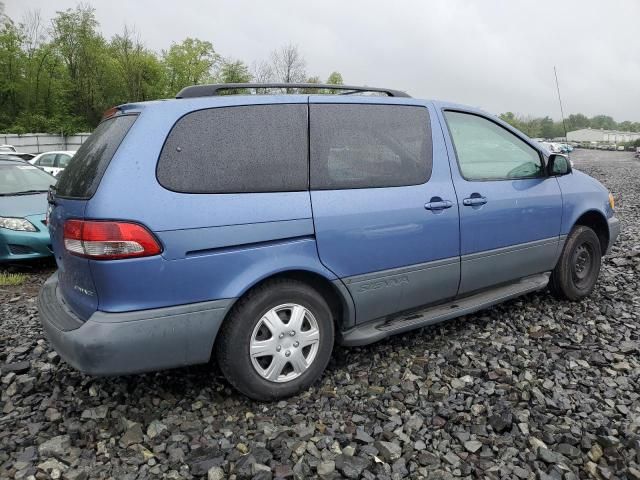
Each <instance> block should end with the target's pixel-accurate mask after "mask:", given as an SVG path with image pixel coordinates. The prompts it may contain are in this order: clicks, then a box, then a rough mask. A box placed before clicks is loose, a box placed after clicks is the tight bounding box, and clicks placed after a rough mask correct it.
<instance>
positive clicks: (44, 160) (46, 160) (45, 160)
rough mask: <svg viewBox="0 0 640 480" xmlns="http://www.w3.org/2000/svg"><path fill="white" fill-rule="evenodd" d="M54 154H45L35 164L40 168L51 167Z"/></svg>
mask: <svg viewBox="0 0 640 480" xmlns="http://www.w3.org/2000/svg"><path fill="white" fill-rule="evenodd" d="M55 158H56V156H55V154H51V153H50V154H47V155H43V156H42V157H40V160H38V162H37V164H38V165H39V166H41V167H53V161H54V160H55Z"/></svg>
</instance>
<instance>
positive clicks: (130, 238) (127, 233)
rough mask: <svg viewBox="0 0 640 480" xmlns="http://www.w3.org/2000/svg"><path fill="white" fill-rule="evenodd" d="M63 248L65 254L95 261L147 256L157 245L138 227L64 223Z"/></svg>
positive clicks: (156, 249) (87, 222) (151, 237)
mask: <svg viewBox="0 0 640 480" xmlns="http://www.w3.org/2000/svg"><path fill="white" fill-rule="evenodd" d="M64 247H65V248H66V249H67V251H68V252H69V253H72V254H73V255H79V256H81V257H87V258H92V259H95V260H117V259H120V258H135V257H148V256H151V255H157V254H159V253H160V252H161V251H162V249H161V248H160V244H159V243H158V241H157V240H156V239H155V237H154V236H153V235H152V234H151V232H150V231H149V230H147V229H146V228H145V227H143V226H142V225H138V224H137V223H129V222H111V221H95V220H94V221H92V220H67V221H66V222H65V224H64Z"/></svg>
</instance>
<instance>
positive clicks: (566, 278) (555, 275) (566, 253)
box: [549, 225, 602, 300]
mask: <svg viewBox="0 0 640 480" xmlns="http://www.w3.org/2000/svg"><path fill="white" fill-rule="evenodd" d="M601 262H602V252H601V250H600V241H599V240H598V236H597V235H596V233H595V232H594V231H593V230H592V229H591V228H589V227H585V226H583V225H579V226H577V227H575V228H574V229H573V230H572V231H571V233H570V234H569V237H568V238H567V241H566V242H565V244H564V248H563V249H562V254H561V255H560V259H559V260H558V264H557V265H556V268H555V269H554V270H553V272H552V273H551V279H550V281H549V288H550V289H551V292H552V293H553V294H554V295H555V296H556V297H559V298H566V299H568V300H580V299H582V298H584V297H586V296H588V295H589V294H591V292H592V291H593V289H594V287H595V285H596V282H597V280H598V275H599V274H600V265H601Z"/></svg>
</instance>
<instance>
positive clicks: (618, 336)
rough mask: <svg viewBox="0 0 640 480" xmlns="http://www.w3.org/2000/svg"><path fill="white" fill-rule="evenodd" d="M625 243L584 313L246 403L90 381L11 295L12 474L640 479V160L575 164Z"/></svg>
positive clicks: (514, 316)
mask: <svg viewBox="0 0 640 480" xmlns="http://www.w3.org/2000/svg"><path fill="white" fill-rule="evenodd" d="M573 159H574V161H575V162H576V167H577V168H581V169H583V170H585V171H587V172H588V173H590V174H592V175H594V176H596V177H597V178H599V179H600V180H601V181H602V182H603V183H604V184H606V185H607V186H608V187H609V188H610V189H611V190H612V192H613V193H614V195H615V197H616V199H617V203H618V208H617V212H618V213H617V214H618V216H619V217H620V219H621V220H622V224H623V233H622V235H621V238H620V239H619V241H618V243H617V245H616V246H615V247H614V250H613V253H612V255H611V256H610V257H608V258H607V259H606V261H605V262H604V265H603V271H602V274H601V279H600V282H599V284H598V286H597V288H596V291H595V292H594V293H593V295H592V296H591V297H590V298H589V299H587V300H584V301H582V302H579V303H570V302H561V301H556V300H553V299H552V298H551V297H550V296H549V294H548V292H541V293H538V294H532V295H528V296H526V297H523V298H521V299H518V300H515V301H510V302H508V303H506V304H504V305H500V306H497V307H495V308H492V309H490V310H486V311H483V312H480V313H478V314H476V315H469V316H467V317H463V318H461V319H458V320H454V321H450V322H448V323H445V324H441V325H437V326H433V327H429V328H425V329H423V330H421V331H418V332H412V333H410V334H406V335H401V336H398V337H394V338H391V339H388V340H386V341H383V342H380V343H378V344H376V345H371V346H368V347H363V348H355V349H338V351H337V352H336V353H335V355H334V358H333V360H332V362H331V364H330V365H329V368H328V370H327V372H326V374H325V375H324V376H323V378H322V380H321V382H320V383H319V384H318V385H317V386H316V387H315V388H312V389H311V390H309V391H308V392H305V393H304V394H302V395H299V396H297V397H295V398H291V399H289V400H287V401H281V402H277V403H256V402H252V401H249V400H247V399H246V398H244V397H242V396H241V395H239V394H238V393H236V392H235V391H233V390H232V389H231V388H230V387H229V385H228V384H227V383H226V382H225V381H224V380H223V379H222V378H221V376H220V374H219V373H218V372H217V371H216V369H215V368H213V369H211V368H208V367H196V368H186V369H180V370H173V371H166V372H161V373H157V374H147V375H138V376H130V377H121V378H111V379H99V378H91V377H87V376H85V375H82V374H80V373H77V372H76V371H74V370H72V369H71V368H69V367H68V366H67V365H65V364H64V362H61V361H60V359H59V357H58V356H57V355H56V354H55V353H54V352H52V350H51V349H50V347H49V345H48V344H47V342H46V340H45V339H44V337H43V334H42V329H41V327H40V325H39V323H38V318H37V316H38V313H37V309H36V303H35V297H36V292H37V289H38V287H39V285H40V284H41V283H42V282H43V281H44V279H45V278H46V277H47V276H48V275H49V274H50V273H51V272H52V270H53V267H52V265H51V264H45V265H29V266H28V267H24V268H23V269H22V270H26V272H27V273H29V278H28V280H27V283H26V284H25V285H24V286H22V287H0V302H1V303H0V369H1V373H0V381H1V383H0V389H1V392H2V393H1V398H0V478H16V479H18V478H31V479H33V478H38V479H40V478H64V479H87V478H92V479H93V478H111V479H116V480H123V479H134V478H169V479H180V478H183V479H190V478H207V477H208V478H210V479H219V478H238V479H240V478H257V479H269V478H272V477H273V478H279V477H282V478H309V477H315V476H320V477H321V478H341V477H347V478H367V479H369V478H392V479H396V478H405V477H411V478H429V479H447V478H454V477H463V478H487V479H498V478H508V479H518V478H521V479H528V478H531V479H534V478H539V479H547V478H551V479H567V480H568V479H574V478H604V479H616V478H617V479H624V478H629V479H636V480H638V479H640V381H639V374H640V324H639V322H638V318H639V316H640V223H639V222H640V187H639V186H640V180H639V178H640V161H636V160H633V159H632V157H631V155H630V154H627V153H618V152H594V151H579V152H576V153H575V155H574V156H573Z"/></svg>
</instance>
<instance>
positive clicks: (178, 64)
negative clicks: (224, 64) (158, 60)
mask: <svg viewBox="0 0 640 480" xmlns="http://www.w3.org/2000/svg"><path fill="white" fill-rule="evenodd" d="M162 61H163V63H164V68H165V72H166V76H167V90H166V91H165V94H167V95H168V96H173V95H175V94H176V93H178V92H179V91H180V90H182V89H183V88H184V87H187V86H189V85H195V84H198V83H202V82H203V81H205V80H206V79H208V78H210V77H211V72H212V69H213V67H214V65H216V64H217V63H218V62H219V61H220V56H219V55H218V54H217V53H216V52H215V50H214V49H213V45H212V44H211V42H205V41H203V40H198V39H197V38H186V39H184V40H183V41H182V42H181V43H173V44H172V45H171V47H170V48H169V50H166V51H163V52H162Z"/></svg>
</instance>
